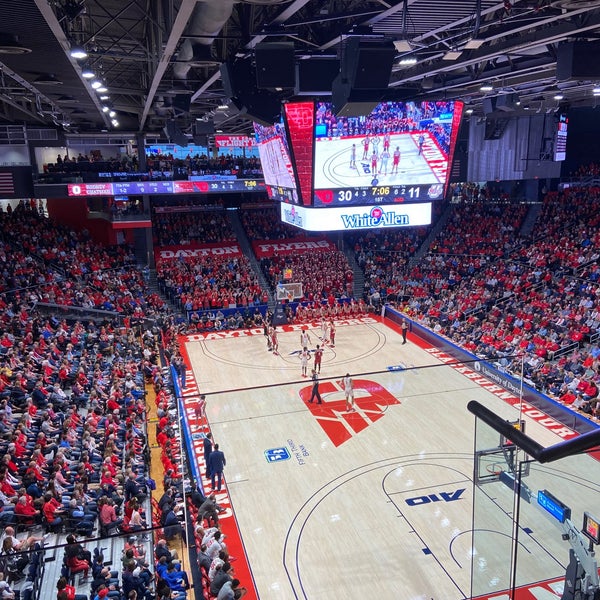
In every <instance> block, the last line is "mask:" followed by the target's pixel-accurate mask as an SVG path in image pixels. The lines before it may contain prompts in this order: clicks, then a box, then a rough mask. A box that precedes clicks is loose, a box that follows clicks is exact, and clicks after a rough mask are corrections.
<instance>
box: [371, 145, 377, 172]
mask: <svg viewBox="0 0 600 600" xmlns="http://www.w3.org/2000/svg"><path fill="white" fill-rule="evenodd" d="M371 173H372V174H373V175H377V152H375V150H373V154H371Z"/></svg>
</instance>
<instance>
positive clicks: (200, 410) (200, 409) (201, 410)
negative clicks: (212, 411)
mask: <svg viewBox="0 0 600 600" xmlns="http://www.w3.org/2000/svg"><path fill="white" fill-rule="evenodd" d="M205 409H206V396H205V395H204V394H202V396H200V400H198V403H197V404H196V424H197V425H198V424H199V423H200V421H201V420H202V417H203V416H204V415H205V414H206V412H205Z"/></svg>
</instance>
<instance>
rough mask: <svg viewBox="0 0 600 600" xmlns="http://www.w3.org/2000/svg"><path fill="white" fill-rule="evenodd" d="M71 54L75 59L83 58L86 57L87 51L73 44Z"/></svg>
mask: <svg viewBox="0 0 600 600" xmlns="http://www.w3.org/2000/svg"><path fill="white" fill-rule="evenodd" d="M71 56H72V57H73V58H76V59H77V60H83V59H84V58H87V57H88V53H87V52H86V51H85V48H84V47H83V46H73V47H72V48H71Z"/></svg>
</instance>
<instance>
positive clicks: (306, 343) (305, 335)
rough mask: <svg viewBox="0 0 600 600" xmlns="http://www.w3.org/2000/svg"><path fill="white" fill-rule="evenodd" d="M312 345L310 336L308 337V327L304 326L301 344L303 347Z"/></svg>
mask: <svg viewBox="0 0 600 600" xmlns="http://www.w3.org/2000/svg"><path fill="white" fill-rule="evenodd" d="M309 345H310V338H309V337H308V329H307V328H306V327H304V328H303V329H302V333H301V334H300V346H301V347H302V348H308V347H309Z"/></svg>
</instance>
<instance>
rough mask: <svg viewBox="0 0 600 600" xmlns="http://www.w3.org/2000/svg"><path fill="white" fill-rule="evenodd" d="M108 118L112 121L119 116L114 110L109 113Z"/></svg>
mask: <svg viewBox="0 0 600 600" xmlns="http://www.w3.org/2000/svg"><path fill="white" fill-rule="evenodd" d="M108 116H109V117H110V118H111V119H112V118H114V117H116V116H117V113H116V112H115V111H114V110H111V111H109V113H108Z"/></svg>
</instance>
